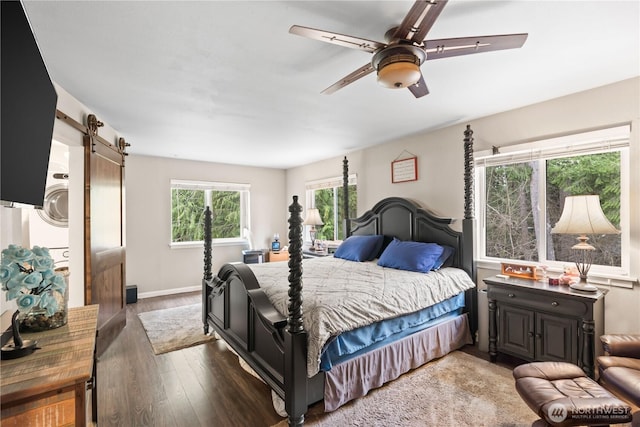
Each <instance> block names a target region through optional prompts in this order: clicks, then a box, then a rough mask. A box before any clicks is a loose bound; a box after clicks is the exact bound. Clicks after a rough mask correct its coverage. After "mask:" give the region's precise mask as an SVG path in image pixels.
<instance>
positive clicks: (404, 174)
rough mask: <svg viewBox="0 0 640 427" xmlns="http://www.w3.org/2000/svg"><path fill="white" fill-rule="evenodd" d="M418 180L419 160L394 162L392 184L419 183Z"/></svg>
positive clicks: (413, 158) (392, 163) (414, 158)
mask: <svg viewBox="0 0 640 427" xmlns="http://www.w3.org/2000/svg"><path fill="white" fill-rule="evenodd" d="M417 180H418V158H417V157H415V156H414V157H409V158H407V159H401V160H394V161H393V162H391V182H392V183H393V184H395V183H397V182H407V181H417Z"/></svg>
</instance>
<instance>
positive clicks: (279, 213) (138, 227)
mask: <svg viewBox="0 0 640 427" xmlns="http://www.w3.org/2000/svg"><path fill="white" fill-rule="evenodd" d="M132 143H133V144H135V142H134V141H132ZM125 170H126V172H125V173H126V174H125V182H126V211H127V214H126V218H127V222H126V231H127V267H126V268H127V284H128V285H137V286H138V296H139V297H140V298H144V297H150V296H157V295H164V294H169V293H174V292H179V291H185V290H193V289H200V281H201V280H202V273H203V264H202V259H203V249H202V247H196V248H193V247H192V248H175V247H174V248H170V247H169V243H170V242H171V192H170V181H171V179H182V180H198V181H217V182H234V183H248V184H251V196H250V206H251V212H250V216H251V219H250V220H251V227H252V234H253V244H254V248H256V249H259V248H268V247H270V242H271V240H272V237H273V234H274V233H279V234H280V235H281V236H286V233H287V228H286V227H287V202H286V200H285V192H284V189H285V171H284V170H281V169H268V168H256V167H247V166H236V165H228V164H217V163H207V162H197V161H188V160H176V159H167V158H160V157H149V156H136V155H130V156H129V157H127V159H126V166H125ZM246 248H247V247H246V246H241V245H229V246H214V248H213V272H214V273H215V272H217V271H218V269H219V268H220V267H221V266H222V264H224V263H226V262H233V261H242V252H241V251H242V249H246Z"/></svg>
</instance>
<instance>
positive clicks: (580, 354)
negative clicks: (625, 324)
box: [484, 276, 606, 378]
mask: <svg viewBox="0 0 640 427" xmlns="http://www.w3.org/2000/svg"><path fill="white" fill-rule="evenodd" d="M484 282H485V283H486V284H487V292H488V299H489V355H490V358H491V360H492V361H495V360H496V356H497V354H498V352H501V353H505V354H510V355H512V356H516V357H519V358H521V359H524V360H527V361H557V362H569V363H573V364H576V365H578V366H579V367H581V368H582V370H583V371H584V372H585V373H586V374H587V375H588V376H590V377H592V378H593V376H594V372H595V358H596V353H595V339H596V338H597V337H600V336H601V335H602V334H603V333H604V296H605V294H606V291H602V290H598V291H596V292H581V291H574V290H572V289H571V288H569V287H568V286H551V285H549V284H547V283H542V282H537V281H534V280H527V279H518V278H512V277H510V278H506V279H505V278H502V277H497V276H493V277H490V278H487V279H484Z"/></svg>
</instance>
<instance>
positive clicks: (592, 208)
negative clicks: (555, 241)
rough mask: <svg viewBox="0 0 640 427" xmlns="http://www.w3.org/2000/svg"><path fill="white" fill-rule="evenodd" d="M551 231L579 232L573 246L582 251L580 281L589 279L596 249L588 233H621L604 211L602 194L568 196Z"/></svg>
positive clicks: (560, 232)
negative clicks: (601, 199) (588, 275)
mask: <svg viewBox="0 0 640 427" xmlns="http://www.w3.org/2000/svg"><path fill="white" fill-rule="evenodd" d="M551 233H557V234H579V235H580V237H578V238H577V239H578V241H579V242H578V243H577V244H575V245H574V246H572V247H571V249H575V250H578V251H582V254H581V256H579V257H578V258H579V260H576V267H577V268H578V272H579V273H580V281H581V282H585V283H586V281H587V274H588V273H589V269H590V268H591V262H592V259H593V254H592V253H593V251H594V250H595V249H596V248H594V247H593V246H591V245H590V244H589V243H587V240H589V238H588V237H587V234H619V233H620V230H618V229H617V228H616V227H615V226H614V225H613V224H611V222H609V220H608V219H607V217H606V216H604V212H602V208H601V207H600V196H597V195H596V196H593V195H589V196H568V197H566V198H565V199H564V209H563V210H562V215H560V219H559V220H558V222H557V223H556V226H555V227H553V229H552V230H551Z"/></svg>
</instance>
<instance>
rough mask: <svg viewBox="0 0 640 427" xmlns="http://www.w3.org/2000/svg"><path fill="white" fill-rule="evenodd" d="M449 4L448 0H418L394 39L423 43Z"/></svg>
mask: <svg viewBox="0 0 640 427" xmlns="http://www.w3.org/2000/svg"><path fill="white" fill-rule="evenodd" d="M446 5H447V0H417V1H416V2H415V3H414V4H413V6H411V9H410V10H409V13H407V16H405V17H404V19H403V20H402V23H401V24H400V26H399V27H398V29H397V30H396V32H395V34H394V35H393V38H394V39H403V40H410V41H413V42H416V43H422V41H423V40H424V39H425V37H427V33H428V32H429V30H430V29H431V27H432V26H433V24H434V23H435V22H436V19H437V18H438V15H440V12H442V9H444V7H445V6H446Z"/></svg>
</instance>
